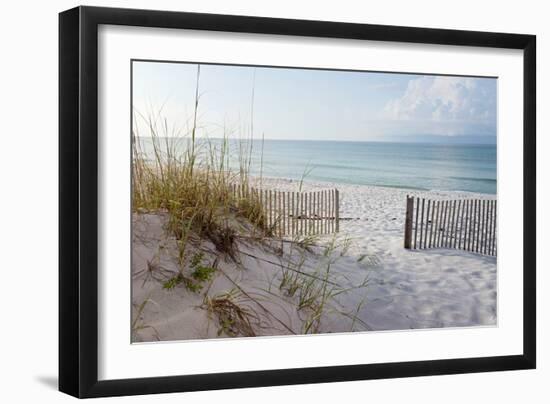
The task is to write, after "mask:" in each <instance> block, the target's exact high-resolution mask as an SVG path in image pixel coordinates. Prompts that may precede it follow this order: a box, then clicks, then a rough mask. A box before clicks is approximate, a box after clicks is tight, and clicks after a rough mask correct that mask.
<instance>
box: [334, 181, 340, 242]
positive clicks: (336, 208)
mask: <svg viewBox="0 0 550 404" xmlns="http://www.w3.org/2000/svg"><path fill="white" fill-rule="evenodd" d="M334 213H335V215H334V216H335V217H334V218H335V220H336V223H335V224H336V233H338V232H339V231H340V191H338V190H337V189H335V190H334Z"/></svg>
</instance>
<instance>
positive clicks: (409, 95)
mask: <svg viewBox="0 0 550 404" xmlns="http://www.w3.org/2000/svg"><path fill="white" fill-rule="evenodd" d="M384 112H385V116H386V119H388V120H391V121H397V122H394V123H395V124H396V125H392V126H394V127H397V126H398V127H400V128H401V129H402V130H405V129H407V130H408V131H409V132H413V131H414V132H417V133H418V131H422V132H423V133H424V134H441V135H462V134H468V135H474V134H480V135H487V134H494V133H495V127H496V86H495V83H494V79H477V78H465V77H441V76H436V77H428V76H423V77H419V78H416V79H413V80H411V81H409V83H408V86H407V89H406V90H405V93H404V94H403V95H402V96H401V97H399V98H397V99H394V100H391V101H389V102H388V103H387V104H386V107H385V111H384ZM405 123H406V124H407V127H406V128H405V126H404V124H405Z"/></svg>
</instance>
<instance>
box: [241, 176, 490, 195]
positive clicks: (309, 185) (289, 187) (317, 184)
mask: <svg viewBox="0 0 550 404" xmlns="http://www.w3.org/2000/svg"><path fill="white" fill-rule="evenodd" d="M249 179H250V183H251V184H253V185H254V186H258V184H259V183H260V181H261V182H262V185H264V184H268V185H270V187H268V188H273V187H276V186H280V187H281V189H280V190H281V191H297V190H298V187H299V184H300V180H295V179H291V178H284V177H273V176H262V177H261V179H260V176H258V175H249ZM302 188H303V190H304V191H308V190H319V189H327V188H337V189H339V190H353V189H365V190H369V189H370V190H372V191H374V190H376V189H380V190H386V191H388V192H391V191H396V192H400V193H402V194H404V195H407V194H408V195H409V196H420V197H422V194H429V195H437V196H438V197H442V198H445V199H447V198H451V197H455V198H467V197H470V198H472V197H477V198H479V199H491V200H495V199H497V197H498V195H497V194H487V193H483V192H472V191H459V190H453V191H448V190H436V189H432V190H425V189H418V188H404V187H398V186H388V185H369V184H351V183H339V182H334V181H319V180H309V179H304V180H303V181H302ZM424 197H425V196H424Z"/></svg>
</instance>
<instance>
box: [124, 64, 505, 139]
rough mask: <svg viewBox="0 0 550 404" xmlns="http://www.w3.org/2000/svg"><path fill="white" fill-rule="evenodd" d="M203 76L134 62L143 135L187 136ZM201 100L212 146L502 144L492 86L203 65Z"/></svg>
mask: <svg viewBox="0 0 550 404" xmlns="http://www.w3.org/2000/svg"><path fill="white" fill-rule="evenodd" d="M197 70H198V65H197V64H187V63H161V62H138V61H134V62H133V87H132V90H133V96H132V103H133V110H134V128H135V130H136V131H137V132H138V136H149V135H150V134H149V129H148V125H147V124H146V121H147V120H148V117H151V116H153V117H155V120H156V122H157V124H158V125H159V127H160V128H161V129H159V132H161V135H162V136H175V135H178V134H179V135H184V134H185V133H187V131H188V130H189V128H190V127H191V126H192V123H193V119H194V107H195V93H196V88H197ZM198 92H199V95H200V97H199V104H198V110H197V111H198V112H197V126H198V128H199V129H198V133H199V134H200V135H206V136H209V137H212V138H214V137H222V136H223V135H224V134H225V136H229V137H249V136H250V134H252V135H253V137H254V138H261V137H262V136H263V137H265V138H266V139H302V140H346V141H369V140H370V141H411V142H415V141H442V142H457V141H458V142H463V143H494V142H496V116H497V111H496V105H497V104H496V92H497V79H494V78H471V77H456V76H434V75H412V74H399V73H378V72H348V71H330V70H307V69H289V68H268V67H248V66H229V65H204V64H203V65H201V66H200V75H199V77H198ZM158 122H162V125H160V124H159V123H158Z"/></svg>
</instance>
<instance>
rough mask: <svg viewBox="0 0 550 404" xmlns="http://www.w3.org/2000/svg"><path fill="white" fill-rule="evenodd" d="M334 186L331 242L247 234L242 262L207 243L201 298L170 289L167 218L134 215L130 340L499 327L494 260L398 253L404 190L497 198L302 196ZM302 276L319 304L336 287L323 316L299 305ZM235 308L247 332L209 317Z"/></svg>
mask: <svg viewBox="0 0 550 404" xmlns="http://www.w3.org/2000/svg"><path fill="white" fill-rule="evenodd" d="M261 185H262V187H263V188H273V189H277V190H281V191H283V190H292V191H297V190H298V183H297V181H289V180H282V179H263V180H262V184H261ZM333 187H336V188H338V189H339V191H340V196H341V203H340V217H341V219H342V220H341V222H340V232H339V233H338V234H337V236H336V237H335V238H334V236H332V235H325V236H322V237H321V238H319V239H318V240H315V241H314V242H313V244H314V245H311V246H308V247H307V248H301V247H299V246H298V247H296V246H295V244H294V243H292V242H287V241H280V240H276V239H273V240H265V241H264V242H263V243H262V244H258V243H253V242H249V241H247V240H246V238H245V237H243V238H239V239H238V240H237V241H236V243H237V246H238V257H236V260H232V259H228V258H227V257H226V258H222V259H220V258H219V256H216V254H215V251H214V248H213V245H212V244H211V243H208V242H204V243H202V245H201V247H200V248H201V249H202V250H201V251H203V253H204V260H205V262H207V263H209V264H212V265H214V266H216V268H217V270H216V272H215V273H214V274H213V277H212V278H211V280H209V281H206V282H204V285H202V288H201V290H200V291H197V292H192V291H189V290H188V289H186V288H185V287H183V286H181V287H175V288H173V289H170V290H167V289H165V288H163V282H164V281H166V279H168V278H169V277H170V276H171V274H174V273H177V271H178V263H177V253H176V251H177V248H176V240H175V238H174V237H173V236H171V235H169V234H167V233H166V231H165V229H164V228H163V225H164V223H165V220H166V215H163V214H162V213H154V212H149V213H135V214H134V216H133V255H132V259H133V262H132V304H133V308H134V310H133V318H134V323H133V329H134V332H133V335H134V337H133V340H134V341H135V342H141V341H156V340H164V341H166V340H183V339H202V338H215V337H228V336H247V335H286V334H289V335H292V334H303V333H307V332H318V333H340V332H349V331H379V330H403V329H421V328H439V327H465V326H492V325H496V318H497V316H496V313H497V265H496V257H492V256H485V255H480V254H475V253H471V252H466V251H460V250H454V249H429V250H406V249H404V248H403V231H404V220H405V201H406V195H413V196H421V197H431V198H435V199H458V198H472V197H475V198H486V199H494V196H492V195H485V194H473V193H458V192H435V191H431V192H419V191H411V190H405V189H394V188H384V187H374V186H363V185H345V184H338V185H336V184H330V183H314V182H305V183H304V184H303V189H304V190H306V191H307V190H317V189H327V188H333ZM334 241H336V244H337V245H338V247H337V248H335V249H334V250H330V252H329V253H328V254H327V247H326V246H327V245H330V244H331V243H334ZM216 257H217V258H216ZM214 261H215V262H214ZM289 262H290V263H293V264H292V265H291V264H289ZM298 263H299V266H298ZM285 268H286V269H287V270H286V272H285ZM289 268H290V271H289ZM327 268H328V270H327ZM327 272H328V273H327ZM283 273H285V274H286V275H283ZM289 274H291V275H292V274H294V275H295V278H292V279H294V281H296V280H297V279H298V278H297V277H299V280H300V282H301V283H300V284H301V285H302V289H301V291H292V292H294V293H292V292H289V289H288V286H287V287H285V286H283V287H281V284H282V280H283V277H284V276H289ZM307 279H313V280H314V282H312V288H317V289H315V290H316V291H317V297H319V293H321V292H322V293H325V292H326V291H327V289H328V290H329V292H327V293H326V295H329V298H327V299H326V302H325V301H324V300H323V301H322V302H321V306H322V309H321V310H318V311H315V310H316V309H317V308H318V307H319V302H317V303H316V305H310V306H307V307H305V308H304V307H300V302H301V301H302V298H303V297H304V296H303V295H302V296H301V297H300V293H302V292H303V289H304V284H306V283H307V282H304V280H307ZM283 283H284V282H283ZM288 283H289V281H287V282H286V284H287V285H288ZM323 285H325V288H324V289H321V288H322V286H323ZM220 297H222V298H223V299H222V298H220ZM216 298H218V299H217V300H216ZM213 299H214V300H213ZM228 301H231V302H233V303H235V304H236V305H238V306H239V308H240V309H239V310H241V311H239V310H237V311H235V310H234V311H233V315H234V316H236V317H237V320H238V317H239V315H241V316H244V317H245V320H246V321H244V322H242V323H244V325H243V324H241V327H233V325H231V324H225V326H224V319H225V320H227V318H220V316H222V314H223V313H224V312H223V311H222V312H220V311H216V310H213V307H214V306H215V305H214V304H213V302H218V303H222V302H225V303H227V302H228ZM220 313H222V314H220ZM222 317H223V316H222ZM243 330H244V334H243Z"/></svg>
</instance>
